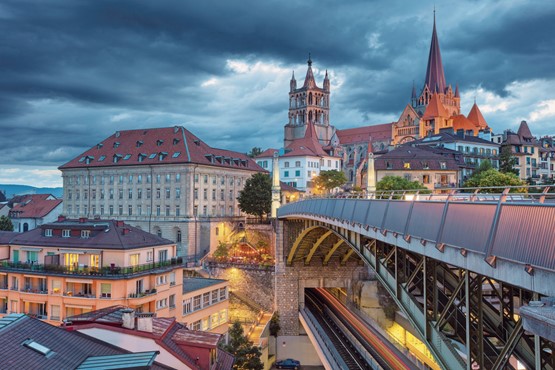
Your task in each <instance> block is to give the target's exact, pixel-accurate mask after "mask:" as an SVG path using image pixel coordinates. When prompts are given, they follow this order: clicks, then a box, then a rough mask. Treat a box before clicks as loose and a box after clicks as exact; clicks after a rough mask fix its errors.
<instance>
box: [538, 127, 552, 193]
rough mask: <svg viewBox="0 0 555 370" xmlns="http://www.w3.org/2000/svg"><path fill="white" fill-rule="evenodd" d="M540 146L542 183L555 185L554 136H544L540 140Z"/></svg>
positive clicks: (539, 172)
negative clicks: (554, 175)
mask: <svg viewBox="0 0 555 370" xmlns="http://www.w3.org/2000/svg"><path fill="white" fill-rule="evenodd" d="M539 144H540V149H539V153H540V169H539V171H538V174H539V175H540V181H541V182H542V183H553V173H554V168H553V167H554V164H555V140H554V139H553V137H552V136H544V137H542V138H540V139H539Z"/></svg>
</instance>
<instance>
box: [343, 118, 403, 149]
mask: <svg viewBox="0 0 555 370" xmlns="http://www.w3.org/2000/svg"><path fill="white" fill-rule="evenodd" d="M392 125H393V122H391V123H382V124H379V125H371V126H364V127H357V128H349V129H345V130H337V131H336V133H337V137H338V138H339V143H340V144H342V145H346V144H354V143H366V142H368V141H369V139H370V138H371V139H372V141H375V140H387V139H391V132H392V131H391V126H392Z"/></svg>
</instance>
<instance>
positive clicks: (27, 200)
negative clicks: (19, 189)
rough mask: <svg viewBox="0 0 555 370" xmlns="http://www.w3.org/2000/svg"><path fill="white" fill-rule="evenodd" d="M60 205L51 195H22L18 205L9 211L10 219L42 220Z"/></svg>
mask: <svg viewBox="0 0 555 370" xmlns="http://www.w3.org/2000/svg"><path fill="white" fill-rule="evenodd" d="M61 203H62V199H56V198H55V197H54V196H53V195H51V194H28V195H23V196H22V197H21V198H20V199H19V201H18V203H17V204H16V205H15V206H14V207H13V208H12V209H11V210H10V215H11V216H10V217H17V218H42V217H45V216H46V215H48V214H49V213H50V212H52V211H53V210H54V208H56V207H57V206H59V205H60V204H61Z"/></svg>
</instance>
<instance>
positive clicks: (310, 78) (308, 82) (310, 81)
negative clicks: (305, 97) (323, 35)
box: [303, 53, 316, 88]
mask: <svg viewBox="0 0 555 370" xmlns="http://www.w3.org/2000/svg"><path fill="white" fill-rule="evenodd" d="M306 63H307V64H308V69H307V70H306V77H305V79H304V85H303V87H308V88H314V87H316V81H314V74H313V73H312V58H311V57H310V53H308V60H307V61H306Z"/></svg>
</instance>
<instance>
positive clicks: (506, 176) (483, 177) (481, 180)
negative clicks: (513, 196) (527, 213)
mask: <svg viewBox="0 0 555 370" xmlns="http://www.w3.org/2000/svg"><path fill="white" fill-rule="evenodd" d="M521 185H526V183H525V182H524V181H522V180H521V179H519V178H518V176H517V175H515V174H514V173H502V172H499V171H497V170H495V169H490V170H487V171H484V172H480V173H478V174H476V175H473V176H472V177H471V178H469V179H468V180H467V181H466V182H465V183H464V187H469V188H484V189H483V191H484V192H488V191H492V192H496V193H499V192H501V191H500V190H499V189H488V187H490V186H491V187H493V186H521ZM511 192H512V193H525V192H526V189H525V188H513V189H511Z"/></svg>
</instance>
